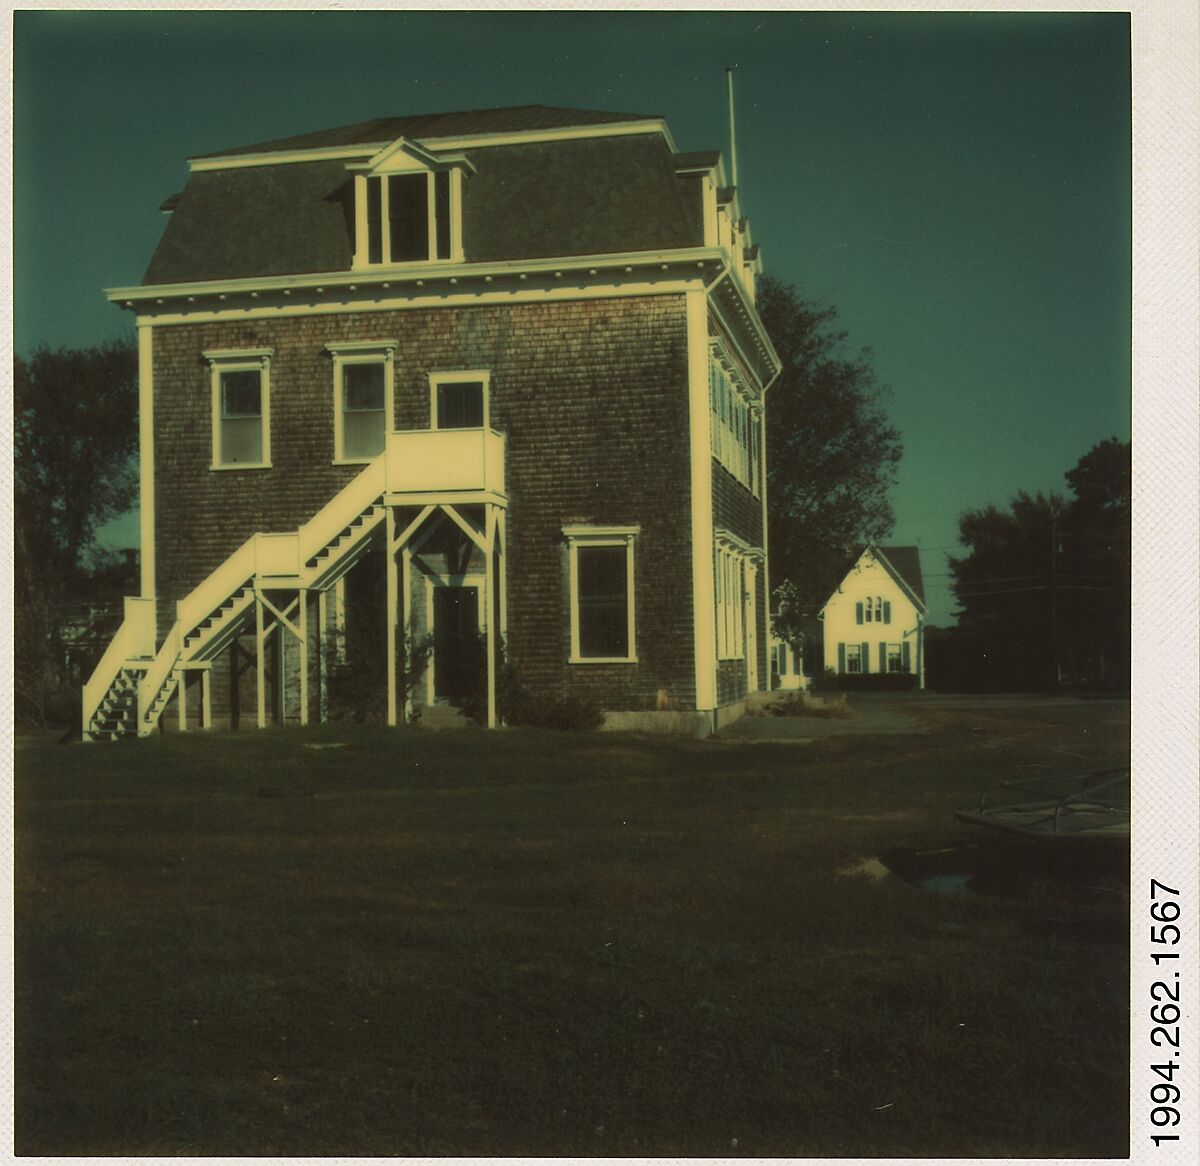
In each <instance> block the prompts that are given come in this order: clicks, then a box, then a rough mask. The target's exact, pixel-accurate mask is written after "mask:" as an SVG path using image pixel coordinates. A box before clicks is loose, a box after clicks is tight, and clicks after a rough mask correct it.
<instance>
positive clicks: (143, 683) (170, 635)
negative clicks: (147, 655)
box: [138, 620, 183, 737]
mask: <svg viewBox="0 0 1200 1166" xmlns="http://www.w3.org/2000/svg"><path fill="white" fill-rule="evenodd" d="M182 643H183V636H182V635H181V634H180V630H179V621H178V620H176V621H175V622H174V623H173V624H172V625H171V630H170V631H169V632H167V635H166V639H164V640H163V642H162V646H161V647H160V648H159V649H158V654H157V655H156V656H155V657H154V661H153V663H151V665H150V667H149V668H147V669H146V671H145V672H144V673H142V678H141V679H140V680H139V681H138V736H139V737H144V736H145V735H146V734H147V733H149V732H151V731H152V730H153V728H154V722H152V721H151V720H150V719H149V713H150V709H151V707H152V706H153V704H154V702H155V700H156V699H157V698H158V694H159V693H160V692H161V691H162V687H163V685H164V684H166V683H167V680H168V678H169V677H170V675H171V670H172V669H173V668H174V667H175V665H176V663H177V662H178V660H179V649H180V647H181V645H182Z"/></svg>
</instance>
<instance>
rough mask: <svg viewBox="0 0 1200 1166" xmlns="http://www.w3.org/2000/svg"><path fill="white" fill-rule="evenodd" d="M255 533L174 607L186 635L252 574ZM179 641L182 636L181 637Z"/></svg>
mask: <svg viewBox="0 0 1200 1166" xmlns="http://www.w3.org/2000/svg"><path fill="white" fill-rule="evenodd" d="M257 537H258V536H257V535H251V536H250V537H249V538H248V539H247V540H246V541H245V542H244V543H242V545H241V546H240V547H238V549H237V550H236V551H234V552H233V554H232V555H230V556H229V558H227V559H226V560H225V561H224V562H223V563H222V564H221V565H220V566H219V567H218V568H217V569H216V570H215V571H213V573H212V574H211V575H209V576H208V577H207V578H205V579H204V580H203V581H202V582H200V583H198V584H197V585H196V586H195V587H193V588H192V589H191V591H189V592H188V593H187V594H186V595H185V596H184V597H183V598H182V599H181V600H180V601H179V604H178V606H177V608H176V610H177V612H178V617H179V627H180V630H181V631H182V633H183V635H186V634H187V633H188V632H190V631H191V630H192V628H194V627H195V626H196V625H197V624H198V623H200V622H201V621H202V620H204V619H207V618H208V616H210V615H211V614H212V613H213V612H214V611H216V610H217V608H218V607H220V606H221V604H222V603H224V602H225V600H226V599H228V598H229V597H230V596H231V595H232V594H233V593H234V592H235V591H236V590H237V589H238V588H239V587H241V586H242V585H243V584H244V583H245V582H246V580H247V579H250V578H252V577H253V575H254V571H255V567H256V565H257V556H256V552H255V548H256V539H257ZM180 639H181V642H182V636H181V637H180Z"/></svg>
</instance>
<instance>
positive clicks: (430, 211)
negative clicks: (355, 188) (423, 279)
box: [366, 171, 450, 263]
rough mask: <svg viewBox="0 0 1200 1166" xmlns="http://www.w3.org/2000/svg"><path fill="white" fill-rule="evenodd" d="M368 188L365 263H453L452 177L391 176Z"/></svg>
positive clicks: (372, 179)
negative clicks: (451, 222)
mask: <svg viewBox="0 0 1200 1166" xmlns="http://www.w3.org/2000/svg"><path fill="white" fill-rule="evenodd" d="M366 183H367V262H368V263H431V262H434V261H436V260H438V259H449V258H450V174H449V173H448V172H446V171H442V172H441V173H440V174H387V175H382V176H379V177H369V178H367V180H366Z"/></svg>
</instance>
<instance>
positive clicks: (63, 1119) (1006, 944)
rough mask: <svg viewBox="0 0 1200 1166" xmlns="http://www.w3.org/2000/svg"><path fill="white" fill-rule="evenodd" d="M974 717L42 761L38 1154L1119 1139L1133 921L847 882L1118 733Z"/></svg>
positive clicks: (509, 1150) (300, 739) (99, 752)
mask: <svg viewBox="0 0 1200 1166" xmlns="http://www.w3.org/2000/svg"><path fill="white" fill-rule="evenodd" d="M1106 715H1109V716H1111V710H1109V711H1108V712H1107V714H1106ZM947 716H949V714H947ZM972 717H974V714H971V716H970V717H967V718H965V719H964V718H961V717H960V718H959V719H958V720H957V721H950V720H947V721H945V722H944V723H943V724H942V725H941V728H940V731H939V732H937V733H934V734H930V735H929V736H922V737H914V738H907V739H905V740H904V741H903V743H902V744H897V743H896V742H895V741H894V740H892V741H890V742H889V741H881V740H870V739H842V740H837V739H834V740H830V741H822V742H818V743H816V744H814V745H810V746H809V747H808V748H806V749H805V750H803V751H797V750H795V749H792V748H789V747H787V746H780V747H775V746H769V745H763V746H756V747H754V748H753V749H746V748H739V747H736V746H731V745H728V744H721V745H714V744H709V743H706V742H690V741H682V742H680V741H672V740H663V739H653V738H638V737H633V736H615V735H614V736H608V735H602V736H596V735H589V734H554V733H549V732H540V733H539V732H533V731H528V732H526V731H519V732H506V733H499V734H480V733H474V734H468V733H442V734H438V735H437V736H436V737H435V736H434V735H432V734H425V733H421V732H419V731H408V730H394V731H387V730H375V729H369V728H362V727H357V728H353V729H350V728H347V727H345V726H333V727H322V728H317V729H311V730H306V731H302V732H287V733H273V732H266V733H262V734H251V733H247V734H241V735H238V734H216V735H212V736H209V737H169V736H168V737H162V738H155V739H151V740H147V741H144V742H141V743H138V744H136V745H133V746H131V747H124V746H113V747H105V746H91V747H86V746H76V747H57V746H46V747H40V746H39V747H36V748H33V747H31V748H29V749H26V750H23V751H19V752H18V765H17V783H16V815H17V865H16V885H15V892H16V927H17V932H16V939H17V962H16V974H17V996H16V1036H17V1119H16V1142H17V1149H18V1152H20V1153H22V1154H82V1153H86V1154H156V1153H161V1154H207V1155H223V1154H254V1155H281V1154H321V1155H328V1154H346V1155H396V1154H403V1155H451V1154H453V1155H484V1154H487V1155H516V1154H522V1155H556V1156H562V1155H570V1156H622V1155H637V1156H657V1155H667V1156H681V1155H688V1156H708V1155H730V1154H736V1155H751V1156H767V1157H770V1156H793V1157H795V1156H812V1155H838V1156H843V1155H850V1156H886V1155H894V1156H910V1157H916V1156H938V1155H942V1156H946V1155H949V1156H964V1157H965V1156H979V1157H982V1156H1031V1157H1032V1156H1060V1155H1061V1156H1067V1155H1076V1156H1088V1157H1105V1156H1121V1155H1123V1154H1124V1153H1126V1145H1127V1129H1128V1126H1127V1121H1126V1116H1125V1115H1126V1105H1127V1086H1128V1081H1127V1065H1126V1061H1127V1057H1126V1049H1127V1015H1126V1012H1127V987H1126V975H1127V960H1126V953H1125V951H1124V950H1123V948H1122V946H1121V945H1120V944H1114V943H1111V942H1101V941H1098V940H1095V939H1091V938H1088V937H1081V936H1077V935H1073V934H1070V933H1059V932H1051V933H1046V932H1045V931H1042V930H1039V929H1038V928H1036V927H1034V926H1031V925H1030V920H1029V919H1028V918H1027V917H1026V915H1025V914H1024V913H1023V912H1022V910H1021V908H1020V905H1018V904H1013V903H1009V902H1004V901H995V902H992V901H984V900H978V899H968V900H964V899H953V898H950V897H946V896H936V895H930V894H927V893H922V892H921V891H919V890H916V889H915V888H913V887H910V886H907V885H905V884H903V883H899V882H895V883H894V884H893V883H889V884H879V883H875V884H872V883H870V882H868V881H866V880H862V879H855V878H846V877H841V876H840V875H839V874H838V872H839V871H841V870H842V869H844V868H845V867H846V865H847V863H849V862H851V861H853V860H854V859H856V858H857V857H861V856H865V855H872V854H879V853H882V852H883V850H884V849H886V848H887V847H888V846H894V845H908V846H932V845H940V844H947V843H949V842H950V841H953V840H954V839H956V838H957V837H958V832H957V828H956V827H955V825H954V823H953V818H952V814H953V810H954V809H956V808H960V807H961V806H962V805H963V804H970V803H971V802H972V800H973V799H974V798H976V797H977V796H978V792H979V789H980V788H981V787H982V786H983V785H985V784H988V783H989V782H991V781H994V780H996V779H998V778H1000V777H1003V776H1006V775H1008V774H1010V773H1011V772H1012V771H1013V770H1014V768H1016V767H1019V766H1021V765H1045V764H1052V763H1053V762H1054V761H1055V759H1056V758H1057V757H1058V755H1057V754H1056V753H1055V752H1054V751H1055V750H1056V749H1066V748H1069V749H1071V751H1078V750H1080V749H1088V750H1092V751H1093V753H1094V754H1095V755H1096V757H1097V760H1103V759H1104V756H1103V755H1104V754H1105V751H1108V752H1110V753H1111V752H1116V751H1119V749H1120V732H1119V728H1118V727H1114V728H1112V729H1111V731H1109V732H1108V734H1107V735H1106V733H1105V732H1104V731H1103V730H1102V728H1101V727H1100V726H1098V725H1094V724H1088V723H1086V722H1077V721H1074V722H1071V723H1067V722H1065V721H1063V722H1054V721H1052V722H1050V723H1046V722H1037V723H1033V724H1031V725H1025V726H1016V727H1014V723H1013V722H1012V721H1011V720H1009V721H1005V722H1004V724H1003V725H1002V726H1000V727H999V728H998V729H997V728H995V727H985V728H984V729H983V730H982V735H981V733H979V732H976V731H975V730H976V729H977V728H979V724H980V722H979V721H978V719H977V718H976V719H971V718H972ZM1083 728H1089V729H1091V730H1092V731H1091V732H1087V733H1085V732H1082V731H1081V730H1082V729H1083ZM998 739H1000V740H1003V741H1005V742H1007V743H1006V744H1002V745H996V744H995V742H996V740H998ZM330 742H342V743H344V744H343V747H341V748H338V749H316V750H314V749H309V748H305V747H304V746H305V745H307V744H312V743H330ZM1061 761H1062V762H1063V763H1064V764H1063V768H1072V767H1077V766H1078V762H1077V760H1075V759H1074V758H1061ZM263 786H270V787H271V788H273V789H276V790H278V791H279V796H277V797H271V798H264V797H259V796H258V795H257V791H258V789H259V788H260V787H263ZM1018 986H1019V987H1018ZM1050 1040H1052V1041H1053V1043H1054V1045H1055V1048H1056V1056H1055V1058H1054V1060H1053V1061H1051V1060H1049V1059H1047V1058H1046V1057H1045V1051H1044V1050H1045V1047H1046V1042H1047V1041H1050ZM1063 1064H1070V1065H1071V1066H1072V1071H1071V1072H1069V1073H1064V1072H1062V1071H1061V1070H1060V1067H1061V1066H1062V1065H1063Z"/></svg>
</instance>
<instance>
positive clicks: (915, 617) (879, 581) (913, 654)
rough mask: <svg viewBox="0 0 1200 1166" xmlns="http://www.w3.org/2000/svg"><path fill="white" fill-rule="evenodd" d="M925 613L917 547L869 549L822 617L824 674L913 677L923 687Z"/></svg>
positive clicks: (864, 552)
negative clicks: (830, 671) (831, 672)
mask: <svg viewBox="0 0 1200 1166" xmlns="http://www.w3.org/2000/svg"><path fill="white" fill-rule="evenodd" d="M925 615H926V608H925V591H924V584H923V582H922V579H921V557H920V551H919V550H918V548H917V547H877V546H874V545H869V546H867V547H865V548H864V549H863V551H862V552H861V554H859V556H858V557H857V558H856V559H855V561H854V564H853V565H852V566H851V567H850V569H849V570H848V571H847V572H846V574H845V576H844V577H843V578H842V581H841V582H840V583H839V584H838V586H837V590H835V591H834V593H833V594H832V595H831V596H830V597H829V599H828V601H827V602H826V603H825V606H824V607H823V608H822V609H821V611H820V614H819V616H818V618H819V619H820V620H821V621H822V623H823V625H824V638H825V669H826V671H829V670H832V671H834V672H836V673H837V675H838V676H839V677H848V678H853V677H865V676H872V675H892V676H903V675H910V676H914V677H915V678H916V680H915V684H916V687H917V688H924V687H925Z"/></svg>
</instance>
